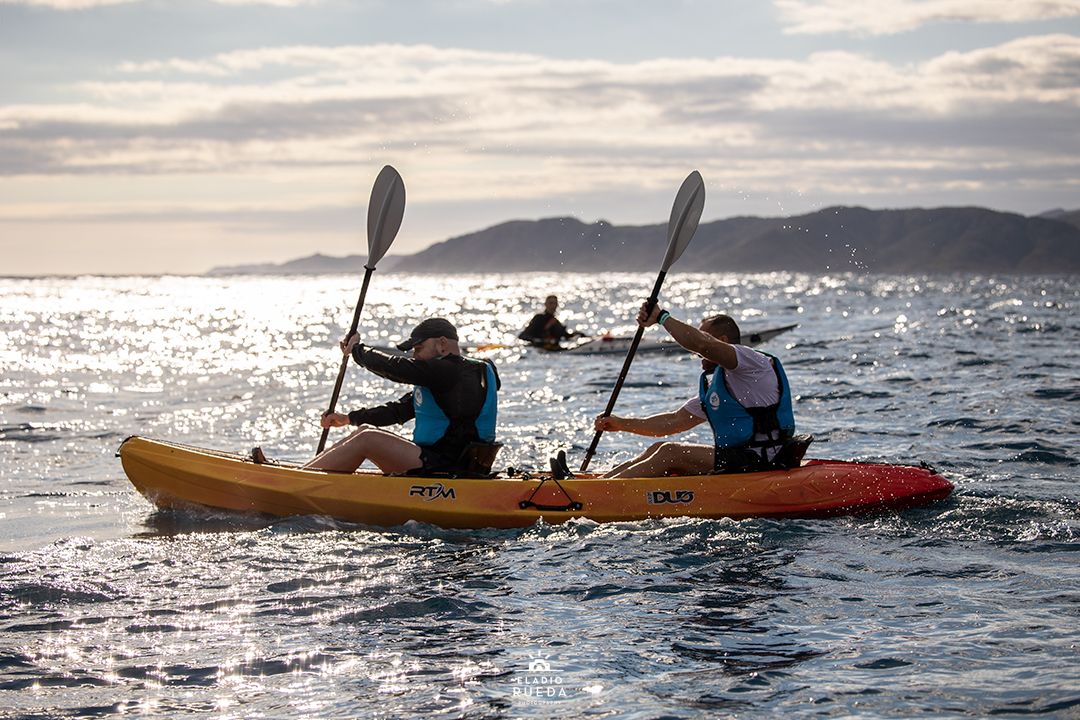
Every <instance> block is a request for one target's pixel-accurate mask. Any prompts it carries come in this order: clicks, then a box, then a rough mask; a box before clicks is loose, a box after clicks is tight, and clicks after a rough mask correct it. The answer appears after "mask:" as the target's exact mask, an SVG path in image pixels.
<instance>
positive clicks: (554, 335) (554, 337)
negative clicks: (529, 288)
mask: <svg viewBox="0 0 1080 720" xmlns="http://www.w3.org/2000/svg"><path fill="white" fill-rule="evenodd" d="M558 309H559V298H558V297H557V296H555V295H548V296H547V298H546V299H545V300H544V312H542V313H537V314H536V315H533V319H532V320H530V321H529V325H528V326H527V327H526V328H525V329H524V330H522V331H521V334H520V335H518V339H520V340H524V341H526V342H529V343H532V344H533V345H538V346H540V347H546V348H557V347H558V346H559V343H560V342H561V341H562V340H565V339H568V338H572V337H575V336H576V335H579V334H580V333H576V332H574V331H572V330H567V329H566V326H565V325H563V324H562V323H561V322H559V321H558V320H557V319H556V318H555V311H556V310H558Z"/></svg>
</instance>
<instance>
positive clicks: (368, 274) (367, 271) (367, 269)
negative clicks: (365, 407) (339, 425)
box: [315, 265, 375, 455]
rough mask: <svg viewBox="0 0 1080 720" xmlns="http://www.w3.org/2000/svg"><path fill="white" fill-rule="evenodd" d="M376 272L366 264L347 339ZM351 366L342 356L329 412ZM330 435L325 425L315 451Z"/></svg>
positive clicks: (347, 359)
mask: <svg viewBox="0 0 1080 720" xmlns="http://www.w3.org/2000/svg"><path fill="white" fill-rule="evenodd" d="M373 272H375V268H373V267H367V266H366V265H365V266H364V284H363V285H362V286H361V287H360V299H358V300H357V301H356V310H355V311H354V312H353V318H352V325H350V326H349V332H348V334H347V335H345V339H346V340H347V339H349V338H350V337H352V336H353V335H355V334H356V329H357V328H358V327H360V313H361V312H362V311H363V309H364V298H366V297H367V289H368V283H370V282H371V273H373ZM348 368H349V356H348V355H342V356H341V367H340V368H339V369H338V374H337V382H336V383H334V394H333V395H331V396H330V407H329V408H328V409H327V411H326V412H327V414H329V413H332V412H334V410H335V409H336V408H337V401H338V395H340V394H341V384H342V382H344V381H345V371H346V370H347V369H348ZM329 435H330V428H328V427H325V428H323V431H322V437H320V438H319V449H318V450H316V451H315V454H316V455H318V454H319V453H321V452H322V451H323V448H325V447H326V438H327V437H328V436H329Z"/></svg>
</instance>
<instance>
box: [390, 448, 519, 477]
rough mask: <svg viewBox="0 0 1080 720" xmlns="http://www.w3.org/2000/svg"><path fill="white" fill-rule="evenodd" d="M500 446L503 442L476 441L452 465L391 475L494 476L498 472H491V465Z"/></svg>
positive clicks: (416, 469) (423, 468)
mask: <svg viewBox="0 0 1080 720" xmlns="http://www.w3.org/2000/svg"><path fill="white" fill-rule="evenodd" d="M500 448H502V443H486V442H480V441H475V442H471V443H469V444H468V445H466V446H465V449H464V450H462V451H461V455H459V456H458V459H457V462H455V463H453V464H451V465H447V466H440V467H438V468H428V467H418V468H415V469H413V470H406V471H405V472H402V473H391V475H394V476H401V477H428V478H481V479H488V478H493V477H495V476H496V475H497V474H498V473H493V472H491V466H492V465H494V464H495V456H496V455H498V454H499V449H500Z"/></svg>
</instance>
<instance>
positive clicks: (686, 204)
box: [661, 170, 705, 272]
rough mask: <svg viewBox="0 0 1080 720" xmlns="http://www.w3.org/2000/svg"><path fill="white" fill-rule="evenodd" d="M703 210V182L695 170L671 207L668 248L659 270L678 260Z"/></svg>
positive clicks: (686, 180)
mask: <svg viewBox="0 0 1080 720" xmlns="http://www.w3.org/2000/svg"><path fill="white" fill-rule="evenodd" d="M704 209H705V181H704V180H702V179H701V173H699V172H698V171H697V170H695V171H694V172H692V173H690V174H689V175H687V176H686V179H685V180H683V184H682V187H681V188H679V194H678V195H676V196H675V204H674V205H672V206H671V219H670V220H669V221H668V248H667V255H665V256H664V264H663V265H662V266H661V269H662V270H663V271H664V272H667V269H668V268H669V267H671V266H672V264H673V263H674V262H675V261H676V260H678V259H679V256H681V255H682V254H683V250H685V249H686V246H687V245H689V244H690V240H691V238H693V237H694V232H695V231H697V226H698V222H699V221H700V220H701V213H702V211H703V210H704Z"/></svg>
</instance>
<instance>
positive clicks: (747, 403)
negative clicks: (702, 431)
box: [682, 345, 780, 420]
mask: <svg viewBox="0 0 1080 720" xmlns="http://www.w3.org/2000/svg"><path fill="white" fill-rule="evenodd" d="M732 347H733V348H735V356H736V358H738V364H737V365H736V366H735V369H734V370H727V369H725V370H724V377H725V378H726V379H727V384H728V387H729V388H731V393H732V395H733V396H734V397H735V399H736V400H738V401H739V404H740V405H742V406H743V407H766V406H768V405H774V404H776V403H777V402H779V400H780V388H779V384H778V383H777V381H776V373H775V372H773V368H772V360H770V359H769V358H768V356H766V355H762V354H761V353H759V352H758V351H757V350H754V349H753V348H748V347H746V346H745V345H732ZM682 409H683V410H686V411H687V412H688V413H690V414H691V415H693V416H694V417H698V418H701V419H702V420H705V419H706V417H705V409H704V408H702V407H701V399H700V398H699V397H698V396H697V395H695V396H694V397H692V398H690V399H689V400H687V401H686V402H685V403H684V404H683V406H682Z"/></svg>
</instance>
